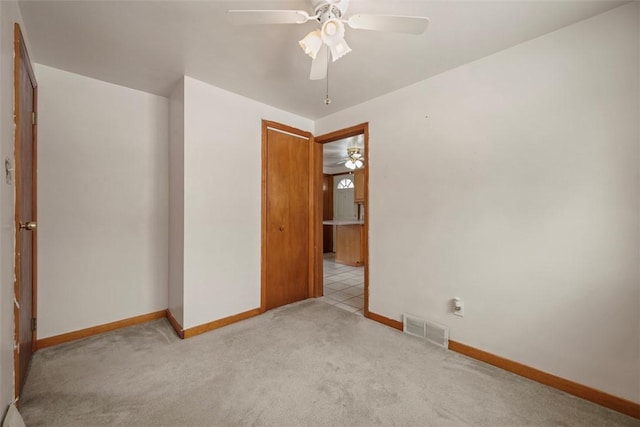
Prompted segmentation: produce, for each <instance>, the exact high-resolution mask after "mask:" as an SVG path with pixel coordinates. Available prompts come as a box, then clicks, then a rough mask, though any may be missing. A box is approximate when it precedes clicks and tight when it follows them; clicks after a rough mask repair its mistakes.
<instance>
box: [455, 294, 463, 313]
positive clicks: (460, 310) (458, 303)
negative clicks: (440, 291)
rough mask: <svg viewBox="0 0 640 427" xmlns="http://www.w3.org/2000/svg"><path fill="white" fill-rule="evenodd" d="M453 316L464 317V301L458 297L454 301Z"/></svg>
mask: <svg viewBox="0 0 640 427" xmlns="http://www.w3.org/2000/svg"><path fill="white" fill-rule="evenodd" d="M453 314H455V315H456V316H460V317H464V301H462V300H461V299H460V298H458V297H455V298H454V299H453Z"/></svg>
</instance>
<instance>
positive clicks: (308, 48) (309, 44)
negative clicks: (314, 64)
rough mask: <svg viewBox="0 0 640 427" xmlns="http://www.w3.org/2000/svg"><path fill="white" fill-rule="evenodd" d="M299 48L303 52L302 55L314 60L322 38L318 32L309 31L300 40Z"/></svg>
mask: <svg viewBox="0 0 640 427" xmlns="http://www.w3.org/2000/svg"><path fill="white" fill-rule="evenodd" d="M299 43H300V47H301V48H302V50H304V53H306V54H307V55H309V56H310V57H311V58H313V59H316V56H317V55H318V52H319V51H320V48H321V47H322V37H321V35H320V30H315V31H311V32H310V33H309V34H307V35H306V36H305V37H304V38H303V39H302V40H300V42H299Z"/></svg>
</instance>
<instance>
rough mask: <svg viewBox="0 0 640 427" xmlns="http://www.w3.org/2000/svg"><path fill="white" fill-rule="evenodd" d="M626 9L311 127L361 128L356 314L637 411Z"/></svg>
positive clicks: (630, 28) (632, 34)
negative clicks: (420, 325) (366, 176)
mask: <svg viewBox="0 0 640 427" xmlns="http://www.w3.org/2000/svg"><path fill="white" fill-rule="evenodd" d="M638 6H639V5H638V3H637V2H636V3H633V4H629V5H626V6H623V7H621V8H618V9H614V10H613V11H610V12H607V13H605V14H603V15H599V16H596V17H594V18H592V19H589V20H587V21H583V22H581V23H578V24H575V25H572V26H570V27H566V28H564V29H561V30H559V31H557V32H554V33H551V34H548V35H546V36H543V37H540V38H538V39H535V40H532V41H530V42H527V43H524V44H522V45H519V46H516V47H514V48H511V49H509V50H506V51H503V52H500V53H497V54H495V55H491V56H489V57H486V58H484V59H481V60H479V61H476V62H474V63H471V64H468V65H465V66H462V67H459V68H457V69H455V70H452V71H449V72H446V73H444V74H441V75H439V76H436V77H434V78H431V79H428V80H425V81H423V82H420V83H418V84H416V85H413V86H411V87H407V88H405V89H402V90H399V91H397V92H394V93H392V94H389V95H386V96H383V97H381V98H378V99H375V100H373V101H370V102H367V103H364V104H361V105H359V106H356V107H354V108H351V109H349V110H345V111H343V112H340V113H337V114H335V115H332V116H330V117H327V118H324V119H322V120H319V121H317V122H316V134H317V135H320V134H323V133H327V132H330V131H334V130H336V129H340V128H344V127H347V126H351V125H354V124H357V123H361V122H364V121H368V122H369V123H370V161H369V166H370V186H369V188H370V212H369V222H370V232H369V233H370V261H371V265H370V269H371V270H370V272H371V276H370V277H371V279H370V299H369V301H370V309H371V311H373V312H375V313H378V314H381V315H384V316H386V317H389V318H393V319H398V320H400V319H401V314H402V313H403V312H409V313H413V314H416V315H421V316H424V317H427V318H430V319H433V320H435V321H438V322H441V323H443V324H446V325H448V326H450V328H451V338H452V339H453V340H457V341H460V342H463V343H465V344H468V345H471V346H474V347H477V348H480V349H483V350H486V351H489V352H491V353H495V354H498V355H500V356H503V357H506V358H508V359H512V360H515V361H518V362H521V363H524V364H526V365H529V366H533V367H536V368H538V369H541V370H543V371H546V372H550V373H553V374H556V375H559V376H561V377H564V378H568V379H570V380H574V381H576V382H578V383H582V384H585V385H589V386H591V387H594V388H596V389H600V390H602V391H605V392H609V393H611V394H614V395H616V396H620V397H623V398H626V399H629V400H631V401H634V402H640V389H639V387H640V374H639V372H638V371H639V370H638V366H639V363H640V351H639V349H640V342H639V339H640V338H639V337H640V319H639V316H640V289H639V287H640V272H639V268H638V254H639V253H640V247H639V246H640V231H639V215H638V213H639V212H640V206H639V194H640V187H639V180H640V174H639V164H640V161H639V158H638V150H639V140H640V130H639V121H638V117H639V116H640V106H639V96H638V94H639V79H640V67H639V45H638V43H639V41H638V40H639V38H638V31H639V20H638V16H639V15H638V12H637V8H638ZM426 115H429V118H428V119H426V118H425V116H426ZM412 183H413V184H412ZM415 183H420V185H415ZM399 205H402V206H403V209H402V210H398V209H397V206H399ZM454 296H459V297H461V298H463V300H464V301H465V304H466V307H465V311H466V315H465V317H463V318H460V317H456V316H453V315H452V313H451V309H450V300H451V299H452V298H453V297H454Z"/></svg>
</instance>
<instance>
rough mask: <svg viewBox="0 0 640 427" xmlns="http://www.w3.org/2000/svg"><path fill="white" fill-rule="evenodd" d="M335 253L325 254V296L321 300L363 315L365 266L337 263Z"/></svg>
mask: <svg viewBox="0 0 640 427" xmlns="http://www.w3.org/2000/svg"><path fill="white" fill-rule="evenodd" d="M334 258H335V254H333V253H331V252H329V253H326V254H324V260H323V273H324V280H323V282H324V296H323V297H321V298H319V300H320V301H322V302H326V303H327V304H331V305H333V306H335V307H338V308H341V309H343V310H346V311H348V312H350V313H354V314H359V315H360V316H362V309H363V307H364V267H350V266H348V265H343V264H336V262H335V261H334Z"/></svg>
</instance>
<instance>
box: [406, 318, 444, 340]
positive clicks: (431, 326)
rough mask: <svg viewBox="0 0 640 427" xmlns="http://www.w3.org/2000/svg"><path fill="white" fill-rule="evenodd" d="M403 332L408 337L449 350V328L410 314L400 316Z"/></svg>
mask: <svg viewBox="0 0 640 427" xmlns="http://www.w3.org/2000/svg"><path fill="white" fill-rule="evenodd" d="M402 324H403V330H404V332H405V333H407V334H409V335H415V336H417V337H420V338H424V339H426V340H427V341H429V342H432V343H434V344H436V345H439V346H440V347H444V348H449V328H447V327H446V326H442V325H440V324H438V323H435V322H431V321H429V320H424V319H421V318H419V317H416V316H413V315H411V314H406V313H405V314H403V315H402Z"/></svg>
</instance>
